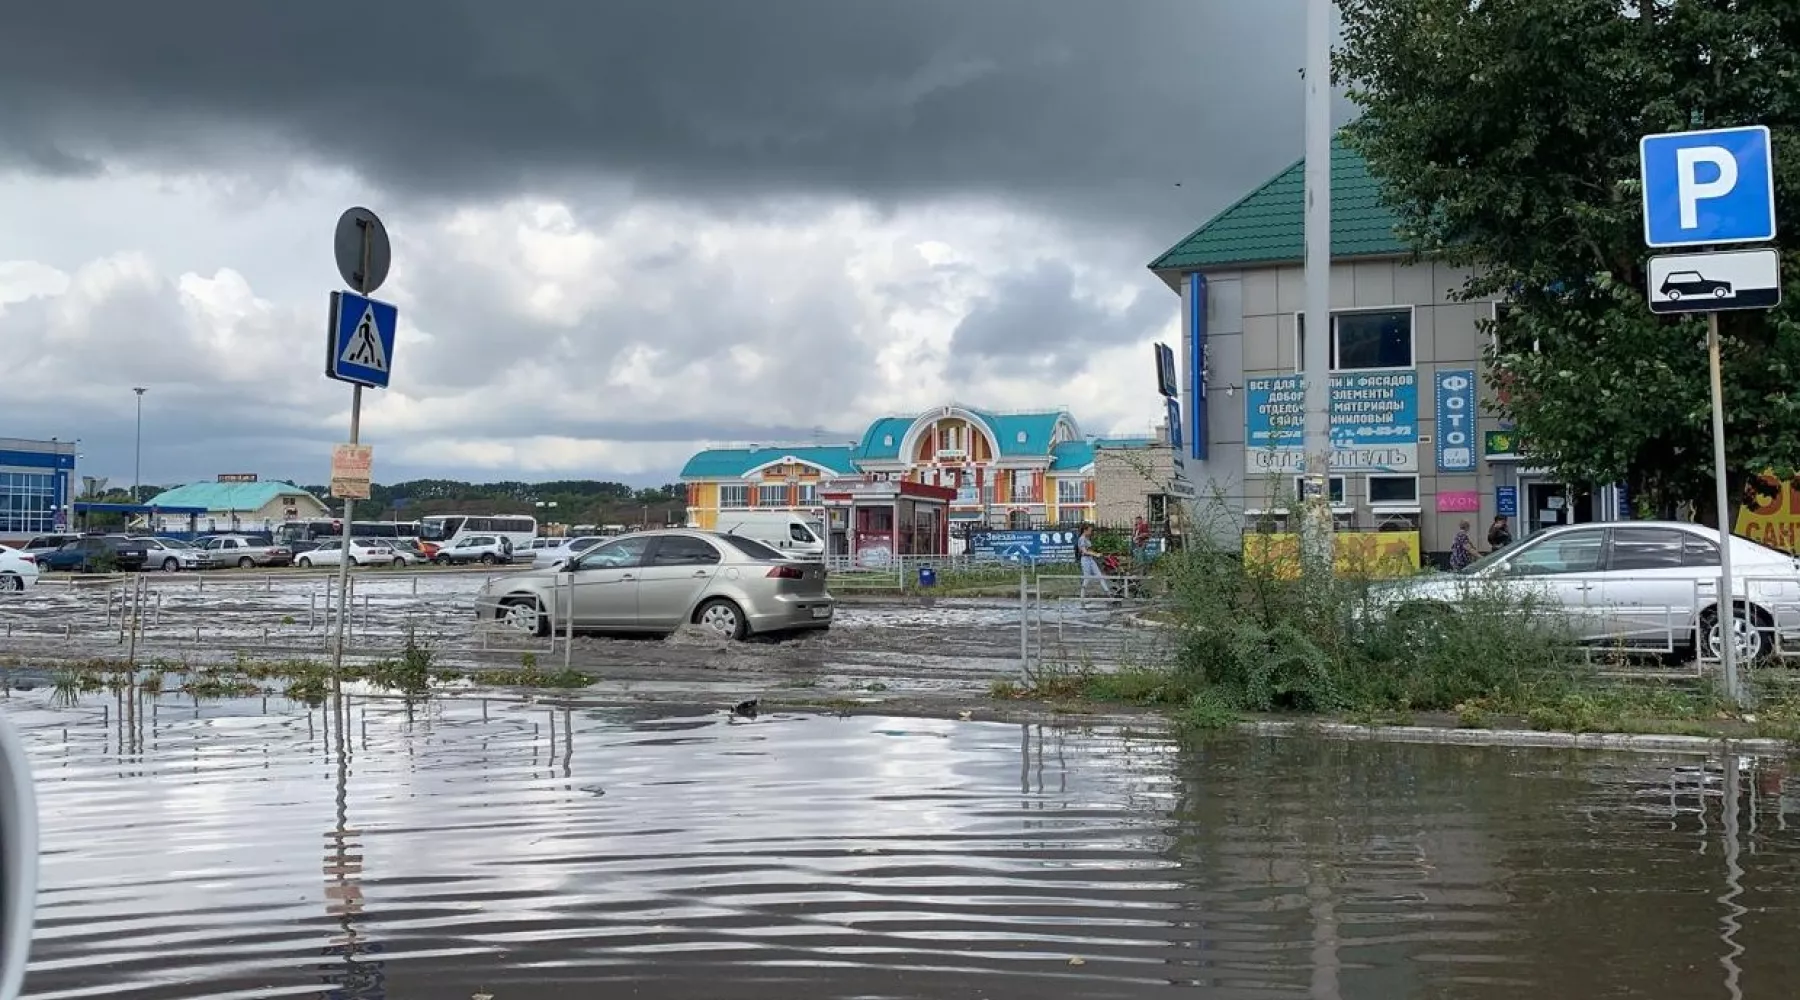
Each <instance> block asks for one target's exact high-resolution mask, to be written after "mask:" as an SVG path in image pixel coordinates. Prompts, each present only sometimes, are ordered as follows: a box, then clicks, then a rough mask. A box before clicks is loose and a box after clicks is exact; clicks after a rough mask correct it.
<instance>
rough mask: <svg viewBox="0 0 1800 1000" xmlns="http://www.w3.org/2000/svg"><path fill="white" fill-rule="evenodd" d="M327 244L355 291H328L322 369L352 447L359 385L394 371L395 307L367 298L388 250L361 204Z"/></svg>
mask: <svg viewBox="0 0 1800 1000" xmlns="http://www.w3.org/2000/svg"><path fill="white" fill-rule="evenodd" d="M332 249H333V252H334V254H335V255H336V257H337V266H338V274H340V275H341V276H342V277H343V279H344V282H345V283H346V284H348V285H349V286H350V287H352V288H354V289H356V293H355V294H347V293H343V292H333V293H332V296H331V327H330V331H329V336H328V337H327V338H326V353H325V374H326V376H327V377H329V378H334V379H337V380H338V381H340V382H349V383H350V385H351V394H350V444H351V446H352V447H355V446H357V445H359V444H360V443H361V437H362V397H363V387H364V386H374V387H375V388H378V389H385V388H387V385H388V380H389V378H390V377H391V376H392V374H393V357H394V340H395V336H394V334H395V330H396V328H397V326H398V319H399V310H397V309H395V308H394V307H393V306H391V305H388V304H387V303H385V302H377V301H375V300H374V299H371V298H369V297H368V296H369V295H370V293H372V292H374V291H375V289H376V288H378V287H380V285H381V283H382V281H383V280H385V279H386V277H387V273H388V268H389V266H390V265H391V263H392V260H393V251H392V248H391V246H390V244H389V242H388V235H387V229H386V227H384V226H383V225H382V224H381V220H380V219H379V218H377V217H376V215H375V213H374V212H371V211H369V210H368V209H366V208H352V209H350V210H348V211H346V212H345V213H344V214H343V215H342V216H340V217H339V218H338V224H337V232H336V234H335V237H334V239H333V246H332ZM344 492H345V493H346V494H349V493H351V492H354V491H352V490H345V491H344ZM355 508H356V500H355V498H354V497H353V496H349V495H346V496H345V497H344V521H343V532H342V533H341V534H340V535H339V541H338V546H339V548H338V578H337V602H336V603H337V623H336V626H335V633H336V634H335V636H334V638H333V641H332V644H331V647H332V648H331V669H332V677H333V683H337V681H338V679H339V678H340V677H341V675H342V671H343V666H344V633H345V626H346V625H347V624H348V622H349V620H350V597H349V594H350V537H351V536H350V529H351V521H352V519H353V517H354V515H355Z"/></svg>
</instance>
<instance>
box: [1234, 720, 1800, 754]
mask: <svg viewBox="0 0 1800 1000" xmlns="http://www.w3.org/2000/svg"><path fill="white" fill-rule="evenodd" d="M1237 728H1238V730H1239V731H1240V732H1250V733H1256V734H1258V735H1261V736H1324V737H1326V738H1328V739H1340V740H1377V741H1381V742H1386V743H1436V744H1451V745H1460V746H1487V747H1529V748H1535V749H1569V750H1626V751H1632V752H1637V753H1684V754H1701V755H1706V756H1710V755H1712V754H1716V753H1741V754H1749V755H1753V756H1763V757H1768V756H1774V757H1785V756H1788V755H1790V754H1792V753H1793V752H1794V751H1795V747H1794V746H1793V745H1792V744H1790V743H1788V742H1787V741H1786V740H1776V739H1764V738H1747V739H1733V738H1730V737H1724V736H1674V735H1656V734H1651V733H1557V732H1537V731H1535V730H1526V729H1440V728H1437V727H1435V726H1357V725H1352V724H1350V723H1347V722H1271V721H1263V722H1244V723H1239V724H1238V727H1237Z"/></svg>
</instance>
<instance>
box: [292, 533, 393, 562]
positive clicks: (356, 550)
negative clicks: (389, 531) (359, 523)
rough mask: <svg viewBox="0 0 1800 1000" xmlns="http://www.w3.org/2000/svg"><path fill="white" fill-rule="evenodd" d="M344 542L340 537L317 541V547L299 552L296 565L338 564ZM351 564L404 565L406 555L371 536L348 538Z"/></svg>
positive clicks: (340, 560)
mask: <svg viewBox="0 0 1800 1000" xmlns="http://www.w3.org/2000/svg"><path fill="white" fill-rule="evenodd" d="M343 544H344V542H343V539H341V538H328V539H326V540H324V541H322V542H320V543H319V547H318V548H316V549H313V550H311V551H308V552H302V553H300V559H299V562H298V565H299V566H300V568H301V569H311V568H312V567H314V566H338V565H342V562H343V560H342V559H340V558H339V556H340V554H341V552H342V546H343ZM350 565H351V566H395V567H399V566H404V565H406V557H405V556H402V555H401V554H400V553H398V552H395V551H394V548H393V546H391V545H389V544H387V543H386V542H383V541H378V540H376V539H373V538H352V539H350Z"/></svg>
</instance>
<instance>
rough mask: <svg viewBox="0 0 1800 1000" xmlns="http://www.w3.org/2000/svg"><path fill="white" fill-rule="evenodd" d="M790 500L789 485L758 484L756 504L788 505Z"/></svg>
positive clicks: (760, 505)
mask: <svg viewBox="0 0 1800 1000" xmlns="http://www.w3.org/2000/svg"><path fill="white" fill-rule="evenodd" d="M787 502H788V489H787V486H785V485H781V486H758V487H757V488H756V505H757V506H758V507H786V506H787Z"/></svg>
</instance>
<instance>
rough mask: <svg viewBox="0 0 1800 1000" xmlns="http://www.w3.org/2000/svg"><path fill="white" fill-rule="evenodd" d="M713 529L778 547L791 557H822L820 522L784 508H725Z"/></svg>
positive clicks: (823, 549)
mask: <svg viewBox="0 0 1800 1000" xmlns="http://www.w3.org/2000/svg"><path fill="white" fill-rule="evenodd" d="M713 530H715V531H719V532H723V533H725V534H727V535H739V536H742V537H744V538H752V539H755V540H756V541H759V542H761V543H763V544H764V545H768V546H771V547H773V548H775V549H778V550H779V551H780V552H781V553H782V554H783V555H785V556H787V557H788V558H790V559H823V558H825V540H824V539H823V538H821V537H820V535H821V533H822V531H823V529H822V528H821V527H820V525H819V522H818V521H816V520H813V519H811V518H806V517H801V516H800V515H799V514H795V513H793V512H791V511H785V510H727V511H720V512H719V521H718V524H717V526H715V527H714V529H713Z"/></svg>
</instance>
